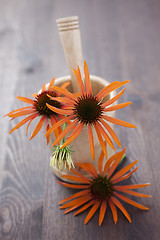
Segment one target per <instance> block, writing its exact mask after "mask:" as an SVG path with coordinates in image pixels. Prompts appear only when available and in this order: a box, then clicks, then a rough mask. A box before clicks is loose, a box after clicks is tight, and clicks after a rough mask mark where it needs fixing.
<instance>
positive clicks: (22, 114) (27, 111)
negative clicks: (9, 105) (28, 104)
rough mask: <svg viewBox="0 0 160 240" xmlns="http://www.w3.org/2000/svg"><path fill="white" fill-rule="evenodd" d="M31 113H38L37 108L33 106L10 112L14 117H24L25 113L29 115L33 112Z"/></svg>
mask: <svg viewBox="0 0 160 240" xmlns="http://www.w3.org/2000/svg"><path fill="white" fill-rule="evenodd" d="M31 113H36V111H35V109H33V108H31V109H28V110H22V111H20V112H16V113H13V114H10V115H9V117H13V118H16V117H22V116H25V115H28V114H31Z"/></svg>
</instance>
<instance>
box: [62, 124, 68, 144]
mask: <svg viewBox="0 0 160 240" xmlns="http://www.w3.org/2000/svg"><path fill="white" fill-rule="evenodd" d="M66 127H67V123H66V122H65V123H64V124H63V127H62V130H63V131H64V129H65V128H66ZM64 143H65V137H63V138H62V140H61V145H63V144H64Z"/></svg>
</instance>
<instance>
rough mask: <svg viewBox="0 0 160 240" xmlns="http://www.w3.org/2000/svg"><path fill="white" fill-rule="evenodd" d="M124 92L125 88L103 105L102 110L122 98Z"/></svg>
mask: <svg viewBox="0 0 160 240" xmlns="http://www.w3.org/2000/svg"><path fill="white" fill-rule="evenodd" d="M124 91H125V88H123V90H122V91H120V92H119V93H118V94H117V95H116V96H115V97H113V98H111V99H109V100H108V101H107V102H105V103H103V104H102V108H105V107H107V106H109V105H111V104H112V103H114V102H115V101H117V100H118V99H119V98H120V97H121V96H122V94H123V93H124Z"/></svg>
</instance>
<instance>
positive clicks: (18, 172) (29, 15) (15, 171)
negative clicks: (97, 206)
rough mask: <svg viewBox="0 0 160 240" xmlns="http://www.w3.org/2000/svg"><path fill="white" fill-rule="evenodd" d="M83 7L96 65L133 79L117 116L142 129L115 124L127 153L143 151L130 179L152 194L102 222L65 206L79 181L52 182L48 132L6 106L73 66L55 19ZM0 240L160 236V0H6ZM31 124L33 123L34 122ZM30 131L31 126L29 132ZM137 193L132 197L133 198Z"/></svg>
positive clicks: (1, 35) (112, 76) (87, 51)
mask: <svg viewBox="0 0 160 240" xmlns="http://www.w3.org/2000/svg"><path fill="white" fill-rule="evenodd" d="M73 15H78V16H79V20H80V29H81V36H82V45H83V56H84V59H86V61H87V63H88V66H89V70H90V73H91V74H95V75H98V76H101V77H103V78H105V79H107V80H108V81H110V82H112V81H115V80H120V81H122V80H128V79H130V80H131V83H129V84H128V85H127V87H126V88H127V91H126V93H125V95H124V96H123V97H122V99H121V102H124V101H132V102H133V104H132V105H131V107H129V108H126V109H124V110H120V111H119V112H117V115H116V116H117V117H118V118H120V119H124V120H126V121H129V122H132V123H134V124H135V125H136V126H137V129H126V128H123V127H120V126H119V127H115V130H116V133H117V135H118V136H119V138H120V140H121V142H122V147H127V160H126V161H127V162H129V163H130V162H132V161H134V160H136V159H140V162H139V163H138V166H139V169H138V171H137V172H136V173H135V174H134V175H133V177H132V179H131V180H132V182H133V183H144V182H150V183H151V186H149V187H147V188H144V189H142V192H143V193H146V194H151V195H152V199H138V200H137V201H139V202H140V203H141V204H144V205H146V206H148V207H149V211H147V212H146V211H142V210H139V209H136V208H134V207H132V206H130V205H127V204H124V206H125V207H126V209H127V211H128V212H129V213H130V215H131V217H132V223H131V224H130V223H129V222H128V221H127V220H126V219H125V217H124V216H123V215H122V213H121V212H120V211H118V216H119V221H118V223H117V224H116V225H115V224H114V223H113V219H112V216H111V211H110V210H108V211H107V214H106V216H105V219H104V222H103V224H102V226H101V227H99V226H98V212H97V213H96V214H95V216H94V217H93V219H92V220H91V221H90V222H89V223H88V224H87V225H84V224H83V222H84V219H85V216H86V214H87V212H88V211H86V212H84V213H83V214H81V215H79V216H78V217H74V216H73V213H70V214H68V215H63V211H61V210H60V209H59V207H58V201H60V200H61V199H63V198H66V197H67V196H69V195H71V194H72V193H73V192H74V191H72V190H70V189H67V188H64V187H63V186H60V185H59V184H57V183H56V177H55V176H54V175H53V173H52V169H51V168H50V167H49V156H50V152H49V149H48V147H47V146H46V142H45V139H44V137H43V132H41V133H39V134H38V136H37V137H36V138H34V139H33V140H32V141H29V140H28V138H26V136H25V129H26V127H25V126H24V127H21V128H20V129H19V130H18V131H15V132H14V133H12V134H11V135H9V134H8V132H9V130H10V129H11V128H12V127H13V126H14V125H15V124H16V123H17V122H18V120H17V119H16V120H15V121H13V122H9V119H8V118H2V116H3V115H4V114H6V113H8V112H9V111H11V110H13V109H16V108H18V107H21V106H24V105H23V103H21V102H20V101H18V100H16V96H17V95H20V96H26V97H30V96H31V94H32V93H33V92H37V91H38V90H39V89H40V88H41V86H42V85H43V84H44V83H45V82H48V81H50V80H51V79H52V78H53V77H59V76H64V75H67V74H68V69H67V65H66V62H65V57H64V53H63V50H62V46H61V43H60V39H59V34H58V30H57V26H56V19H57V18H61V17H67V16H73ZM0 91H1V94H0V114H1V119H0V149H1V155H0V240H5V239H11V240H14V239H15V240H27V239H30V240H36V239H37V240H41V239H42V240H50V239H51V240H59V239H60V240H68V239H69V240H79V239H84V240H85V239H87V240H101V239H107V240H116V239H118V240H122V239H123V240H128V239H130V240H133V239H136V240H142V239H144V240H148V239H151V240H159V239H160V218H159V217H160V188H159V184H160V147H159V144H160V1H159V0H152V1H151V0H135V1H133V0H97V1H96V0H93V1H91V0H87V1H84V0H81V1H80V0H79V1H74V0H68V1H65V0H0ZM33 128H34V124H33V126H31V131H32V130H33ZM31 131H30V134H31ZM133 199H134V198H133Z"/></svg>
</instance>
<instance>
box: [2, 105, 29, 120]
mask: <svg viewBox="0 0 160 240" xmlns="http://www.w3.org/2000/svg"><path fill="white" fill-rule="evenodd" d="M27 109H33V106H28V107H22V108H18V109H16V110H14V111H12V112H9V113H7V114H6V115H4V117H6V116H8V117H12V114H13V113H17V112H21V111H23V110H27Z"/></svg>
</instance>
